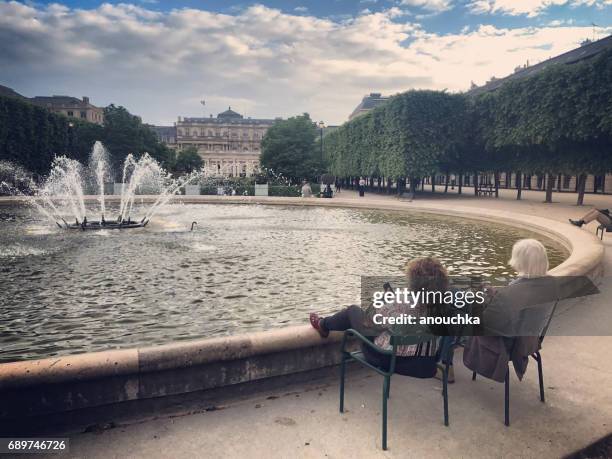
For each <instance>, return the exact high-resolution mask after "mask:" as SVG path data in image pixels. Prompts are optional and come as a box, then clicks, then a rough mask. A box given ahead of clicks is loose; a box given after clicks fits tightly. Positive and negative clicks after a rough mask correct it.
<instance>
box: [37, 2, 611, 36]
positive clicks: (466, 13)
mask: <svg viewBox="0 0 612 459" xmlns="http://www.w3.org/2000/svg"><path fill="white" fill-rule="evenodd" d="M26 3H27V2H26ZM39 3H41V4H51V3H58V2H56V1H49V2H39ZM59 3H62V4H64V5H66V6H69V7H71V8H87V9H90V8H96V7H98V6H100V5H101V4H102V3H112V4H120V3H129V2H126V1H104V2H101V1H96V0H69V1H64V2H59ZM133 3H135V4H139V5H141V6H144V7H146V8H148V9H151V10H155V11H169V10H172V9H177V8H195V9H202V10H208V11H215V12H218V13H225V14H235V13H236V12H238V11H240V10H244V9H247V8H248V7H249V6H253V5H257V4H263V5H266V6H268V7H270V8H275V9H279V10H280V11H283V12H285V13H288V14H300V15H305V16H306V15H307V16H316V17H324V18H332V19H336V20H342V19H347V18H350V17H354V16H357V15H359V14H362V12H363V11H364V10H369V11H372V12H380V11H385V10H387V9H389V8H391V7H394V6H395V7H399V8H402V9H404V10H405V11H407V12H409V13H410V15H406V16H405V18H404V20H405V21H410V20H414V19H415V18H414V17H415V16H417V17H418V20H419V22H420V23H421V24H422V25H423V26H424V27H425V28H427V30H429V31H431V32H436V33H455V32H460V31H461V30H462V29H463V28H464V27H466V26H468V27H476V26H478V25H479V24H482V23H483V22H486V23H487V24H491V25H494V26H496V27H500V28H506V27H510V28H515V27H538V26H543V25H546V24H548V23H549V22H550V21H554V20H557V21H572V22H573V24H575V25H578V26H591V25H592V24H593V23H595V24H596V25H601V26H610V25H612V2H607V3H606V2H605V1H601V2H597V1H589V0H586V1H584V2H576V3H572V2H569V1H568V2H566V3H564V4H554V2H550V3H551V5H550V6H548V7H546V8H545V9H543V10H542V12H541V13H540V14H538V15H537V16H533V17H529V15H528V14H509V13H508V12H502V11H498V12H496V13H494V14H484V15H483V14H474V12H473V11H472V9H471V8H470V4H472V3H473V2H471V1H468V0H461V1H456V2H452V5H451V7H450V8H449V9H447V10H445V11H438V10H435V9H434V10H432V9H431V8H428V7H426V6H425V7H424V6H423V4H421V5H419V3H420V2H414V4H411V3H410V2H407V3H404V4H403V3H402V2H401V1H399V0H361V1H359V0H271V1H270V0H268V1H265V0H264V1H231V0H205V1H198V0H187V1H166V0H140V1H135V2H133ZM508 3H512V0H510V1H509V2H508ZM515 3H520V0H518V1H516V2H515ZM526 3H532V4H534V5H535V4H538V3H544V4H546V3H548V2H526Z"/></svg>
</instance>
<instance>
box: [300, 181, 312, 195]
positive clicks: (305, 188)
mask: <svg viewBox="0 0 612 459" xmlns="http://www.w3.org/2000/svg"><path fill="white" fill-rule="evenodd" d="M302 197H303V198H312V188H310V183H308V180H304V182H303V185H302Z"/></svg>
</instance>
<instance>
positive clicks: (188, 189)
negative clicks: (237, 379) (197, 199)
mask: <svg viewBox="0 0 612 459" xmlns="http://www.w3.org/2000/svg"><path fill="white" fill-rule="evenodd" d="M199 194H200V185H185V195H186V196H196V195H199Z"/></svg>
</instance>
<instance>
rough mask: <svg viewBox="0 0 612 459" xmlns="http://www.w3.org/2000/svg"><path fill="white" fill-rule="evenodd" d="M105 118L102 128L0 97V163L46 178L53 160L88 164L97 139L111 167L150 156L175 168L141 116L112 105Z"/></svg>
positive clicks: (13, 98)
mask: <svg viewBox="0 0 612 459" xmlns="http://www.w3.org/2000/svg"><path fill="white" fill-rule="evenodd" d="M104 116H105V124H104V126H100V125H98V124H93V123H89V122H86V121H83V120H80V119H76V118H68V117H66V116H64V115H59V114H55V113H52V112H50V111H49V110H47V109H45V108H42V107H38V106H36V105H33V104H31V103H29V102H27V101H24V100H21V99H18V98H15V97H3V96H0V160H6V161H10V162H12V163H15V164H19V165H21V166H23V167H24V168H26V169H27V170H29V171H31V172H34V173H37V174H46V173H47V172H48V171H49V168H50V166H51V162H52V161H53V158H54V157H55V156H56V155H66V156H68V157H70V158H73V159H77V160H78V161H80V162H82V163H86V162H87V159H88V157H89V154H90V152H91V149H92V147H93V144H94V142H95V141H96V140H100V141H102V143H103V144H104V145H105V147H106V148H107V150H108V151H109V154H110V157H111V161H112V163H113V164H114V165H117V164H120V163H122V162H123V160H124V159H125V157H126V156H127V155H128V154H129V153H133V154H135V155H137V156H138V155H141V154H143V153H144V152H148V153H149V154H150V155H151V156H153V157H154V158H155V159H157V160H158V161H160V162H161V163H162V164H163V165H164V166H165V167H167V168H172V167H173V165H174V151H172V150H170V149H169V148H168V147H166V146H165V145H163V144H162V143H160V142H159V141H158V140H157V137H156V135H155V133H154V132H153V131H152V130H151V129H150V127H149V126H147V125H145V124H143V123H142V121H141V120H140V118H139V117H137V116H134V115H132V114H130V113H129V112H128V111H127V110H126V109H125V108H124V107H116V106H114V105H110V106H108V107H106V108H105V109H104Z"/></svg>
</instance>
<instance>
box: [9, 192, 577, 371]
mask: <svg viewBox="0 0 612 459" xmlns="http://www.w3.org/2000/svg"><path fill="white" fill-rule="evenodd" d="M192 221H197V222H198V224H197V226H196V227H195V228H194V230H193V231H190V226H191V222H192ZM523 237H538V238H539V239H542V238H541V237H540V236H536V235H534V234H532V233H530V232H528V231H523V230H518V229H514V228H511V227H508V226H502V225H495V224H488V223H483V222H480V221H476V220H462V219H458V218H451V217H443V216H432V215H429V214H419V213H412V212H411V213H406V212H391V211H377V210H363V209H342V208H320V207H291V206H265V205H237V204H232V205H223V204H193V205H182V204H172V205H168V206H165V207H164V208H163V209H162V210H161V211H160V213H159V214H158V215H157V216H156V217H155V218H154V219H153V221H151V223H150V224H149V225H148V226H147V227H146V228H140V229H133V230H129V231H125V230H124V231H119V230H106V231H98V232H93V231H92V232H89V231H88V232H81V231H74V230H72V231H68V230H60V229H53V228H51V227H50V226H49V225H48V224H47V222H46V220H43V219H42V218H41V217H40V216H38V215H37V214H36V213H35V212H32V211H31V210H30V209H29V208H27V207H24V206H13V205H10V206H0V292H1V295H2V297H1V301H0V330H1V332H0V362H8V361H14V360H22V359H31V358H44V357H50V356H54V355H62V354H71V353H81V352H88V351H99V350H105V349H111V348H125V347H134V346H140V345H153V344H161V343H167V342H169V341H175V340H183V339H193V338H200V337H211V336H218V335H225V334H235V333H240V332H245V331H255V330H265V329H270V328H274V327H281V326H284V325H287V324H297V323H305V322H306V318H307V313H308V312H310V311H319V312H323V313H325V312H330V311H334V310H337V308H339V307H341V306H344V305H347V304H350V303H355V302H358V301H359V287H360V276H362V275H401V273H402V268H403V266H404V265H405V263H406V262H407V261H408V260H410V259H411V258H414V257H418V256H424V255H431V256H435V257H437V258H439V259H440V260H442V262H443V263H444V264H445V265H446V266H447V267H448V269H449V272H450V273H451V274H453V275H460V274H461V275H464V274H473V275H483V276H485V277H488V278H491V279H492V280H494V281H496V282H504V281H506V280H507V279H509V278H510V277H512V276H513V275H514V273H513V272H512V271H511V270H510V269H509V268H508V266H507V264H506V261H507V260H508V258H509V255H510V250H511V247H512V244H513V243H514V242H515V241H516V240H517V239H520V238H523ZM543 242H544V244H545V245H546V246H547V248H548V251H549V256H550V260H551V267H552V266H556V265H558V264H560V263H561V262H562V261H563V259H564V258H565V256H566V254H565V252H564V250H563V249H562V248H560V247H559V246H557V245H555V244H554V243H552V242H551V241H547V240H544V241H543Z"/></svg>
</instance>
